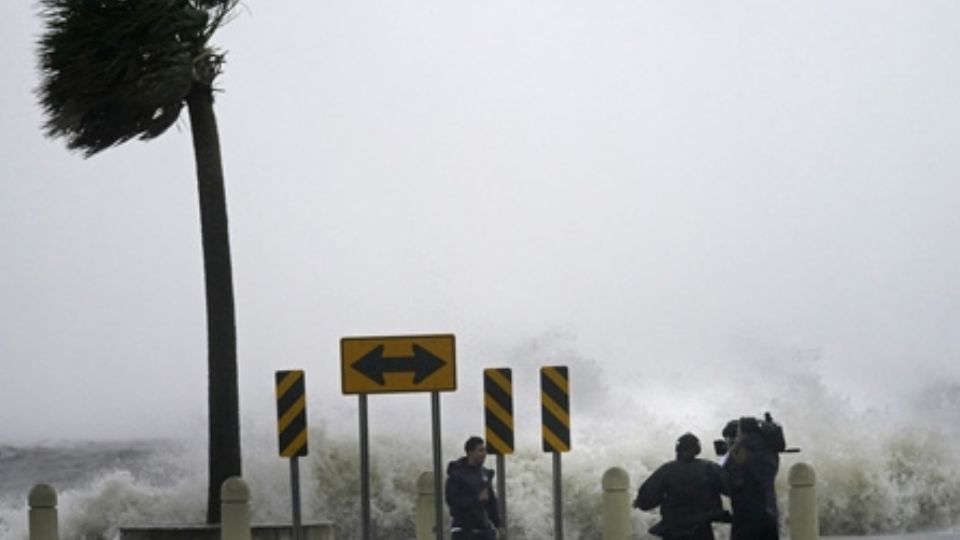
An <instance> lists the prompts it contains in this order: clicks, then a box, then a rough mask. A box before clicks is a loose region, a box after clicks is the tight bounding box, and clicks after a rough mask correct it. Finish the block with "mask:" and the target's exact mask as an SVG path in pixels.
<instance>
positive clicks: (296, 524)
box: [290, 456, 303, 540]
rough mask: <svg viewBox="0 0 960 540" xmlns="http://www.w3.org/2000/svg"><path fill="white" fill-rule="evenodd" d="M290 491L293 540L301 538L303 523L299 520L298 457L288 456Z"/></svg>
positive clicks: (300, 539)
mask: <svg viewBox="0 0 960 540" xmlns="http://www.w3.org/2000/svg"><path fill="white" fill-rule="evenodd" d="M290 491H291V492H292V493H291V497H290V500H291V501H292V503H293V504H292V506H293V540H303V525H302V522H301V520H300V458H299V457H297V456H293V457H292V458H290Z"/></svg>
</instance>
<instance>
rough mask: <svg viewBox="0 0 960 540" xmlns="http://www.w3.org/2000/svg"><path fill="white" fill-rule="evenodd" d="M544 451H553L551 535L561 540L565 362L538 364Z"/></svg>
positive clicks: (566, 443)
mask: <svg viewBox="0 0 960 540" xmlns="http://www.w3.org/2000/svg"><path fill="white" fill-rule="evenodd" d="M540 412H541V417H542V419H543V428H542V433H543V451H544V452H551V453H552V454H553V529H554V532H553V535H554V538H555V539H556V540H563V492H562V486H561V479H562V477H561V470H560V454H561V453H563V452H569V451H570V377H569V372H568V370H567V367H566V366H545V367H542V368H540Z"/></svg>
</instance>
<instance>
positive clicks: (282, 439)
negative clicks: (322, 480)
mask: <svg viewBox="0 0 960 540" xmlns="http://www.w3.org/2000/svg"><path fill="white" fill-rule="evenodd" d="M276 381H277V434H278V439H279V443H280V457H288V458H290V493H291V496H290V499H291V502H290V506H291V510H292V514H293V527H292V529H293V540H302V539H303V530H302V527H301V519H300V463H299V459H300V456H305V455H307V396H306V390H305V386H306V384H305V383H304V380H303V370H302V369H295V370H290V371H278V372H277V374H276Z"/></svg>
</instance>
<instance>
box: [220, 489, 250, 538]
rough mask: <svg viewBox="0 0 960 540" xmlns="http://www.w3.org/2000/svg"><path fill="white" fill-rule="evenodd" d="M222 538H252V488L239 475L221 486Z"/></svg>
mask: <svg viewBox="0 0 960 540" xmlns="http://www.w3.org/2000/svg"><path fill="white" fill-rule="evenodd" d="M220 540H250V488H248V487H247V483H246V482H245V481H244V480H243V478H240V477H239V476H231V477H230V478H227V479H226V480H224V482H223V485H222V486H220Z"/></svg>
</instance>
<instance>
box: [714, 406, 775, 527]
mask: <svg viewBox="0 0 960 540" xmlns="http://www.w3.org/2000/svg"><path fill="white" fill-rule="evenodd" d="M785 447H786V443H785V441H784V438H783V430H782V429H781V428H780V426H779V425H777V424H775V423H774V422H773V419H772V418H770V415H769V413H767V415H766V421H765V422H761V421H759V420H757V419H756V418H754V417H752V416H745V417H743V418H740V421H739V429H738V435H737V441H736V442H735V443H734V445H733V447H731V448H730V455H729V457H728V458H727V460H726V461H725V462H724V464H723V468H724V470H725V471H727V474H728V476H729V479H730V490H731V491H730V503H731V506H732V508H733V527H732V529H731V531H730V536H731V538H732V539H733V540H777V539H778V538H779V536H780V533H779V521H780V519H779V512H778V510H777V492H776V488H775V486H774V482H775V481H776V478H777V471H778V470H779V468H780V455H779V453H780V452H782V451H784V449H785Z"/></svg>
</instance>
